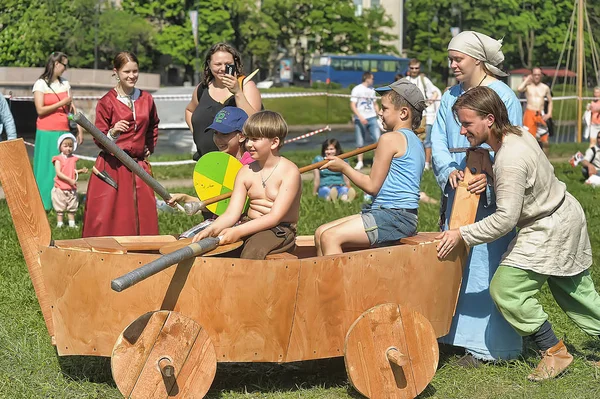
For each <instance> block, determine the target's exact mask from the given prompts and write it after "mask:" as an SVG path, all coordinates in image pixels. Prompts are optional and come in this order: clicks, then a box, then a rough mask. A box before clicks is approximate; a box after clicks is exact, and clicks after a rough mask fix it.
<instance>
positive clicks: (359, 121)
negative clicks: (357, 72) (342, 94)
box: [350, 72, 381, 170]
mask: <svg viewBox="0 0 600 399" xmlns="http://www.w3.org/2000/svg"><path fill="white" fill-rule="evenodd" d="M350 95H351V98H350V109H352V113H353V114H354V132H355V135H356V147H357V148H358V147H362V146H363V145H364V144H365V139H366V138H367V131H368V132H369V134H370V136H371V139H373V142H374V143H376V142H377V141H378V140H379V136H380V135H381V131H380V130H379V124H378V122H377V114H378V113H379V107H378V106H377V101H376V98H375V97H376V96H375V90H374V89H373V74H372V73H371V72H365V73H363V76H362V83H361V84H359V85H357V86H355V87H354V88H353V89H352V93H351V94H350ZM362 167H363V154H359V155H358V163H357V164H356V166H355V167H354V169H356V170H361V169H362Z"/></svg>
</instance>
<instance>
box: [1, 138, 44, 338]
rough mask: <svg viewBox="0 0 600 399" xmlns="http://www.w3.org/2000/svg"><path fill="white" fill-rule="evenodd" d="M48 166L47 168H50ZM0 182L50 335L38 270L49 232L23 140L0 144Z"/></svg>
mask: <svg viewBox="0 0 600 399" xmlns="http://www.w3.org/2000/svg"><path fill="white" fill-rule="evenodd" d="M51 166H52V165H48V167H49V168H50V167H51ZM0 183H1V184H2V189H3V190H4V196H5V197H6V202H7V204H8V208H9V209H10V214H11V217H12V220H13V224H14V226H15V230H16V232H17V236H18V238H19V244H20V245H21V250H22V251H23V257H24V258H25V263H26V264H27V268H28V270H29V276H30V278H31V281H32V283H33V288H34V289H35V294H36V296H37V299H38V302H39V303H40V307H41V308H42V313H43V315H44V320H45V322H46V327H47V328H48V332H49V333H50V336H54V326H53V324H52V315H51V312H50V309H51V308H50V302H49V299H48V295H47V292H46V287H45V285H44V278H43V275H42V270H41V267H40V251H39V248H40V246H48V245H50V239H51V231H50V224H49V223H48V218H47V216H46V211H45V210H44V205H43V204H42V198H41V197H40V192H39V190H38V187H37V183H36V182H35V177H34V176H33V170H32V168H31V163H30V161H29V157H28V155H27V150H26V149H25V142H24V141H23V139H17V140H9V141H3V142H1V143H0Z"/></svg>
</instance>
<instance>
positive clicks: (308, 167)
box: [200, 143, 377, 208]
mask: <svg viewBox="0 0 600 399" xmlns="http://www.w3.org/2000/svg"><path fill="white" fill-rule="evenodd" d="M375 148H377V143H373V144H369V145H366V146H364V147H360V148H357V149H356V150H352V151H348V152H345V153H343V154H341V155H340V156H338V158H340V159H346V158H350V157H353V156H355V155H359V154H362V153H364V152H367V151H371V150H374V149H375ZM327 162H329V161H328V160H326V159H324V160H322V161H321V162H315V163H312V164H310V165H306V166H303V167H301V168H300V169H299V170H300V173H301V174H302V173H306V172H310V171H311V170H314V169H317V168H320V167H321V166H323V165H325V164H327ZM232 192H233V191H232ZM232 192H229V193H225V194H221V195H217V196H216V197H212V198H209V199H207V200H204V201H202V202H201V206H200V207H201V208H206V207H207V206H208V205H210V204H214V203H215V202H219V201H223V200H224V199H227V198H229V197H231V193H232Z"/></svg>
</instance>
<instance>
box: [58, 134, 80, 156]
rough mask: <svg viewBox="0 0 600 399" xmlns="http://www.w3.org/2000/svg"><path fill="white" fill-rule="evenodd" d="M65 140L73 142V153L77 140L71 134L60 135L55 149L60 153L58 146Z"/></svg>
mask: <svg viewBox="0 0 600 399" xmlns="http://www.w3.org/2000/svg"><path fill="white" fill-rule="evenodd" d="M65 139H71V140H73V152H75V150H76V149H77V139H76V138H75V136H73V135H72V134H71V133H65V134H61V136H60V137H59V138H58V141H57V142H56V147H57V148H58V151H60V145H61V144H62V142H63V141H64V140H65Z"/></svg>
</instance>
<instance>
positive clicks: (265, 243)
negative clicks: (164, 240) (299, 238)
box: [193, 111, 302, 259]
mask: <svg viewBox="0 0 600 399" xmlns="http://www.w3.org/2000/svg"><path fill="white" fill-rule="evenodd" d="M287 132H288V128H287V124H286V123H285V121H284V120H283V117H282V116H281V115H279V114H278V113H276V112H272V111H261V112H258V113H256V114H254V115H252V116H250V117H249V118H248V121H247V122H246V124H245V125H244V130H243V133H244V135H245V136H246V138H247V141H246V149H247V150H248V152H249V153H250V155H251V156H252V159H254V162H252V163H251V164H249V165H246V166H244V167H243V168H242V169H241V170H240V171H239V172H238V174H237V176H236V178H235V183H234V186H233V193H232V194H231V200H230V201H229V206H228V207H227V210H226V211H225V213H224V214H223V215H221V216H220V217H218V218H217V220H215V221H214V222H213V223H212V224H211V225H210V226H209V227H207V228H206V229H205V230H203V231H201V232H200V233H198V234H196V235H195V236H194V239H193V241H199V240H201V239H203V238H205V237H220V238H221V244H229V243H233V242H236V241H239V240H240V239H242V238H244V237H246V239H245V243H244V247H243V249H242V253H241V255H240V257H241V258H245V259H264V258H265V257H266V256H267V255H268V254H269V253H270V252H272V251H277V252H279V251H283V250H285V249H287V248H291V247H293V245H294V241H295V237H296V223H297V222H298V217H299V211H300V194H301V190H302V184H301V180H300V172H299V170H298V167H297V166H296V165H295V164H294V163H293V162H291V161H289V160H287V159H286V158H284V157H282V156H281V155H279V150H280V149H281V147H282V146H283V140H284V138H285V136H286V135H287ZM246 197H248V198H249V199H250V208H249V209H248V215H247V219H248V221H246V222H245V223H242V224H240V225H238V226H235V227H232V226H234V225H235V224H236V223H237V222H238V220H239V219H240V217H241V216H242V212H243V209H244V203H245V202H246Z"/></svg>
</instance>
